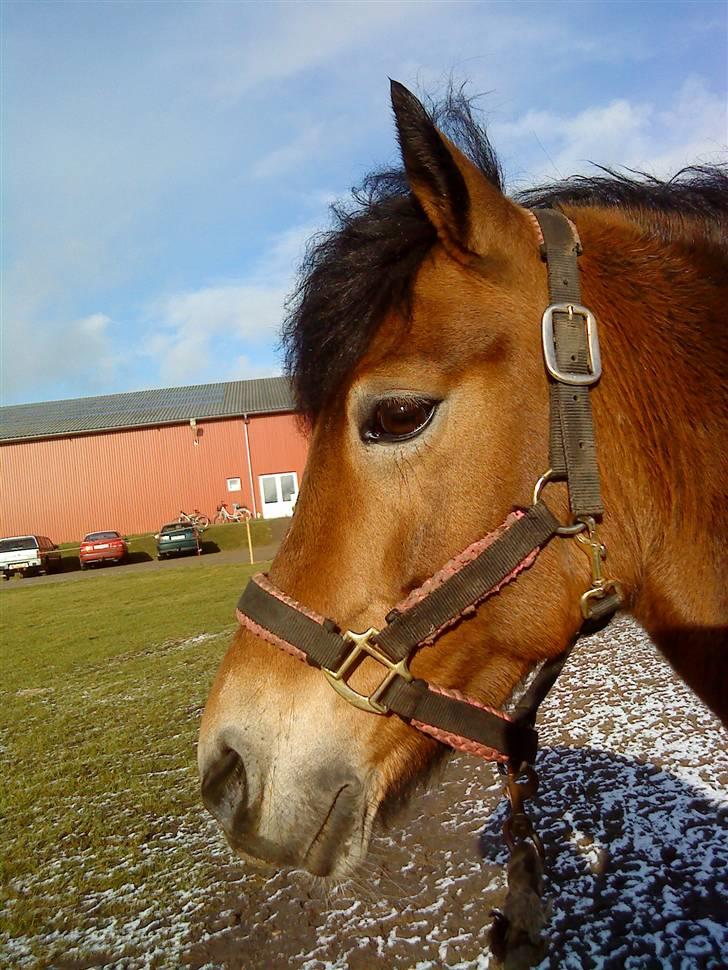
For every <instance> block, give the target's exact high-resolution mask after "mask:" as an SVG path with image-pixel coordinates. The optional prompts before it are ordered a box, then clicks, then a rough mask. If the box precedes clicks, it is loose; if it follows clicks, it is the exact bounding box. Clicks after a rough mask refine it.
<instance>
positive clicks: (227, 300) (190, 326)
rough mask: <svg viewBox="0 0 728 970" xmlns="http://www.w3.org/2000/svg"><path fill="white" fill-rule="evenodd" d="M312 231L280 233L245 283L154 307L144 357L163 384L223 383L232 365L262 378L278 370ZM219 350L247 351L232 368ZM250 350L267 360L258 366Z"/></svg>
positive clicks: (167, 299)
mask: <svg viewBox="0 0 728 970" xmlns="http://www.w3.org/2000/svg"><path fill="white" fill-rule="evenodd" d="M312 231H313V227H312V226H293V227H291V228H290V229H287V230H285V231H284V232H282V233H279V234H278V235H276V236H274V237H273V238H272V239H271V241H270V243H269V245H268V247H267V249H266V251H265V252H264V253H263V254H262V255H261V257H260V259H259V261H258V264H257V265H256V266H255V267H254V269H253V271H252V272H251V274H250V276H249V278H247V279H239V280H228V281H225V282H217V283H211V284H209V285H207V286H203V287H200V288H198V289H196V290H187V291H183V292H179V293H172V294H169V295H167V296H164V297H162V298H159V299H157V300H155V301H154V302H153V303H152V304H150V306H149V307H148V309H147V317H148V319H149V327H148V331H147V336H146V338H145V340H144V342H143V349H142V353H143V355H144V356H146V357H147V358H152V359H153V360H154V362H155V366H156V367H157V368H158V371H159V374H160V378H161V380H162V381H163V382H164V383H169V384H176V383H184V382H185V381H188V380H199V379H202V378H201V376H200V375H201V374H203V373H214V374H215V375H217V376H216V377H215V379H216V380H220V379H221V378H220V376H219V375H221V374H230V373H231V370H230V368H231V367H233V368H234V369H235V370H234V372H235V373H238V372H241V373H242V372H244V373H246V374H253V376H256V377H263V376H266V375H268V376H270V374H271V373H273V372H274V371H277V370H279V369H280V365H279V364H278V363H277V361H276V359H275V357H274V355H273V350H272V348H273V346H274V345H275V344H276V342H277V337H278V332H279V330H280V326H281V323H282V321H283V317H284V313H285V302H286V299H287V297H288V295H289V294H290V292H291V289H292V287H293V280H294V275H295V270H296V268H297V265H298V263H299V262H300V259H301V255H302V253H303V249H304V245H305V242H306V239H307V238H308V237H309V236H310V235H311V233H312ZM220 346H225V347H230V346H232V347H235V348H240V350H241V351H243V352H242V353H235V354H234V358H233V360H234V363H233V364H232V365H231V364H229V357H228V356H225V357H222V356H220V351H219V350H218V349H216V348H218V347H220ZM251 350H252V351H255V352H256V354H257V355H260V354H263V357H264V360H263V361H262V362H254V361H252V360H251V358H250V355H249V352H250V351H251ZM230 379H233V378H232V377H231V378H230ZM236 379H241V378H239V377H238V378H236Z"/></svg>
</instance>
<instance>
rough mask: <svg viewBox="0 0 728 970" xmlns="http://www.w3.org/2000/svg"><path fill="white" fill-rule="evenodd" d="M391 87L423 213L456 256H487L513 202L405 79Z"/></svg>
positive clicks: (407, 166)
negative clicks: (438, 125)
mask: <svg viewBox="0 0 728 970" xmlns="http://www.w3.org/2000/svg"><path fill="white" fill-rule="evenodd" d="M391 86H392V108H393V109H394V117H395V120H396V123H397V135H398V137H399V145H400V149H401V151H402V160H403V162H404V167H405V171H406V172H407V180H408V182H409V184H410V188H411V189H412V192H413V193H414V195H415V197H416V198H417V200H418V202H419V203H420V205H421V206H422V208H423V209H424V211H425V215H426V216H427V218H428V219H429V220H430V222H431V223H432V224H433V226H434V227H435V229H436V230H437V235H438V237H439V239H440V241H441V242H442V244H443V245H444V246H445V247H446V248H447V250H448V251H449V252H450V254H451V255H452V256H454V257H455V258H456V259H460V260H462V259H463V257H464V256H467V255H468V254H476V255H478V256H485V255H487V253H488V251H489V250H490V249H491V247H492V245H493V244H494V243H495V241H496V239H497V233H498V231H499V230H500V229H502V228H505V226H504V223H508V222H510V221H511V219H512V215H513V212H512V210H514V209H516V206H514V205H513V203H512V202H510V201H509V200H508V199H507V198H506V197H505V196H504V195H503V193H502V192H501V191H500V190H499V189H498V188H497V187H496V186H495V185H493V184H492V183H491V182H489V181H488V180H487V179H486V178H485V176H484V175H483V174H482V172H481V171H480V170H479V169H478V168H477V167H476V166H475V165H474V164H473V163H472V162H471V161H470V159H469V158H467V157H466V156H465V155H464V154H463V153H462V152H461V151H460V149H459V148H457V147H456V146H455V145H454V144H453V143H452V142H451V141H450V140H449V138H446V137H445V135H443V134H442V132H440V131H438V129H437V128H436V127H435V125H434V124H433V123H432V121H431V119H430V117H429V115H428V114H427V112H426V111H425V109H424V107H423V106H422V104H421V103H420V102H419V101H418V100H417V98H416V97H415V96H414V95H413V94H412V93H411V92H410V91H408V90H407V88H406V87H404V85H403V84H400V83H399V81H391ZM473 214H475V215H473Z"/></svg>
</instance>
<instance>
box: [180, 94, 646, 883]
mask: <svg viewBox="0 0 728 970" xmlns="http://www.w3.org/2000/svg"><path fill="white" fill-rule="evenodd" d="M392 104H393V108H394V114H395V119H396V127H397V133H398V137H399V143H400V148H401V154H402V161H403V165H404V173H405V176H404V178H406V182H405V181H404V179H403V180H402V181H401V183H397V180H396V179H392V180H390V181H391V185H389V186H388V187H387V186H384V188H383V189H382V186H381V185H380V186H379V188H380V189H381V191H380V192H379V194H378V195H376V196H375V197H372V198H370V199H369V200H366V201H364V202H363V203H362V208H361V209H360V210H358V211H356V212H348V213H342V214H340V225H339V228H338V229H337V231H336V232H334V233H332V234H331V235H329V236H328V237H326V238H325V239H324V240H323V241H322V242H321V243H320V244H319V246H318V248H317V249H316V250H315V251H314V254H313V256H312V257H311V259H310V262H309V266H308V272H307V274H306V276H305V277H304V281H303V284H302V286H301V289H300V291H299V295H298V302H297V304H296V306H295V308H294V312H293V316H292V319H291V321H290V324H289V328H288V347H289V361H290V362H291V364H292V371H293V376H294V382H295V385H296V388H297V391H298V396H299V400H300V403H301V407H302V409H303V410H304V412H305V413H306V415H307V417H308V418H309V420H310V423H311V438H310V450H309V456H308V462H307V468H306V473H305V476H304V480H303V483H302V487H301V491H300V494H299V497H298V503H297V506H296V510H295V515H294V517H293V521H292V525H291V528H290V531H289V532H288V535H287V536H286V538H285V541H284V542H283V545H282V546H281V549H280V551H279V553H278V555H277V556H276V558H275V561H274V563H273V565H272V568H271V572H270V581H271V582H272V583H273V584H275V586H276V587H277V588H278V589H279V590H282V591H284V592H285V594H286V595H287V596H288V597H290V598H291V599H292V600H295V601H297V602H298V603H300V604H304V605H305V607H307V608H308V609H310V610H312V611H315V613H317V614H319V615H321V616H324V617H332V618H335V620H336V623H337V624H338V626H339V628H340V629H341V630H348V631H366V630H368V629H369V628H375V629H381V628H382V626H383V625H384V624H385V621H386V617H387V616H388V615H389V614H390V611H391V610H392V608H393V607H395V606H396V605H397V604H398V603H401V602H402V601H404V600H406V598H407V597H408V595H410V594H411V593H412V591H413V590H416V589H419V588H420V587H421V586H422V584H423V583H424V582H425V581H426V580H427V578H428V577H430V576H431V575H432V574H433V573H434V572H436V571H437V570H438V569H439V568H440V567H442V566H443V565H444V564H445V563H447V562H448V561H449V560H451V559H452V558H453V557H455V556H456V555H457V554H458V553H460V552H461V551H462V550H463V549H466V548H467V547H469V546H470V545H471V544H472V543H474V542H475V541H476V540H478V539H479V538H480V537H482V536H484V535H486V534H488V533H490V532H492V530H493V529H495V528H496V527H497V526H499V524H500V523H502V522H503V521H504V520H505V519H506V518H507V516H508V515H509V513H510V512H511V511H512V510H513V509H514V508H515V507H523V506H527V505H529V503H530V502H531V496H532V493H533V488H534V483H535V482H536V481H537V480H538V478H539V476H540V475H541V474H542V473H543V472H544V470H545V469H546V468H547V467H548V421H549V418H548V414H549V390H548V382H547V379H546V377H545V371H544V360H543V354H542V348H541V340H540V329H539V326H540V320H541V316H542V313H543V311H544V308H545V307H546V306H547V305H548V304H549V302H550V300H549V288H548V282H547V275H546V270H545V267H544V263H543V260H542V258H541V251H540V245H539V242H540V240H539V235H538V226H537V224H536V222H535V219H534V217H533V215H532V213H530V212H529V211H528V210H527V209H525V208H523V207H521V206H520V205H518V204H516V203H515V202H514V201H512V200H511V199H509V198H507V197H506V195H505V194H504V193H503V191H502V188H501V185H500V180H499V175H498V171H497V165H496V164H495V163H494V161H493V159H492V157H487V153H486V154H485V155H484V153H483V152H482V151H481V152H477V151H476V152H475V153H471V154H473V157H472V158H471V157H468V155H466V154H465V153H464V152H463V151H461V150H460V149H459V148H458V147H457V146H456V144H455V143H454V142H453V141H451V140H450V139H449V138H448V137H446V136H445V135H444V134H443V133H442V132H441V131H440V130H439V129H438V127H437V126H436V125H435V123H434V122H433V120H432V118H431V117H430V115H428V113H427V112H426V111H425V110H424V108H423V107H422V105H421V104H420V103H419V101H417V99H416V98H414V97H413V95H411V94H410V93H409V92H408V91H407V90H406V89H405V88H403V87H402V86H401V85H399V84H397V83H393V85H392ZM615 220H616V222H617V223H620V220H621V216H619V214H616V215H615V216H614V217H612V223H614V221H615ZM621 221H623V220H621ZM612 223H610V225H609V226H608V227H607V229H605V230H604V233H606V236H607V238H608V237H609V232H611V231H612V230H613V224H612ZM583 259H584V260H585V261H586V262H585V264H584V266H585V268H586V270H587V273H586V275H587V276H588V267H589V263H588V261H589V260H590V259H593V255H592V254H591V253H590V249H589V247H588V246H585V256H584V257H583ZM600 287H601V283H600V280H599V278H598V277H594V281H593V283H592V284H591V290H590V292H589V293H588V294H587V299H588V300H592V301H593V303H594V304H596V306H595V309H596V310H597V312H598V313H600V312H601V310H602V309H603V308H604V307H605V305H606V303H607V302H608V293H607V291H606V290H605V289H604V288H600ZM585 302H586V300H585ZM610 339H613V340H617V336H615V337H614V338H610ZM604 345H605V357H606V354H607V352H608V349H607V348H608V346H609V341H608V340H605V341H604ZM622 356H623V355H622ZM627 369H628V368H627ZM629 377H630V375H629V374H628V373H626V369H625V368H622V369H619V370H618V371H617V372H615V374H614V376H612V377H607V376H606V374H605V379H604V380H603V381H602V384H601V385H600V387H599V389H598V393H599V394H600V395H601V398H600V400H601V401H602V402H603V403H602V404H601V406H600V407H599V408H597V406H596V404H595V424H596V428H597V438H598V439H599V436H600V434H601V428H600V422H603V420H604V419H603V417H602V415H604V414H605V413H606V412H607V411H608V408H609V401H610V399H611V400H612V401H614V402H615V407H616V399H617V398H619V396H620V395H622V394H623V390H624V385H623V383H622V381H624V380H625V379H627V380H628V379H629ZM625 433H626V432H625ZM605 434H606V432H605ZM610 447H611V445H610ZM612 451H614V449H612ZM628 460H629V459H627V458H625V459H624V461H628ZM605 492H606V493H607V495H606V497H607V499H608V501H607V503H606V504H607V507H608V508H609V509H613V510H615V514H616V513H617V512H618V514H619V515H620V516H621V517H622V518H623V519H626V520H628V521H630V522H633V521H634V519H635V516H636V514H637V511H636V510H637V506H638V505H639V503H638V502H632V504H630V502H629V501H628V500H627V499H626V498H625V496H624V495H623V494H622V490H621V486H620V485H619V484H618V483H617V484H615V483H614V482H613V481H608V482H605ZM549 505H550V507H551V509H552V510H553V512H554V514H555V515H556V516H557V517H559V518H560V520H561V521H565V520H567V519H568V505H567V499H566V495H565V492H564V489H563V487H562V486H557V485H551V486H549ZM622 532H623V533H624V534H622ZM604 533H605V535H606V536H607V538H608V540H609V541H610V542H613V546H614V548H613V549H612V548H611V547H610V553H611V554H612V555H613V556H614V560H615V562H616V568H617V569H618V573H619V576H620V578H621V579H622V581H623V582H624V583H625V587H626V589H627V592H629V591H630V590H631V589H632V588H633V586H634V583H635V577H636V574H637V570H638V566H637V562H638V545H639V540H638V538H637V533H636V531H635V530H633V529H632V530H630V529H625V530H621V532H620V537H619V538H618V537H617V536H616V535H614V534H613V533H612V531H611V526H610V521H609V516H606V517H605V522H604ZM589 576H590V569H589V560H588V557H586V556H584V555H582V553H581V551H580V550H579V548H578V545H577V544H576V543H574V542H562V541H555V542H551V543H550V544H549V545H548V546H547V547H546V548H545V549H544V551H543V552H542V553H541V555H540V556H539V558H538V560H537V562H536V563H535V564H534V565H532V566H531V567H530V568H528V569H526V570H524V571H523V572H522V574H521V575H520V577H519V581H518V583H517V584H513V585H507V586H505V587H504V588H503V589H502V591H501V592H500V593H499V595H498V596H494V597H490V598H488V599H486V600H485V601H484V602H483V603H481V604H480V605H479V606H478V607H477V609H475V610H473V611H470V615H468V616H467V617H464V618H462V620H461V621H460V622H456V623H454V624H452V625H451V626H450V627H449V628H448V629H447V630H446V631H445V632H444V633H443V635H442V636H440V637H439V638H438V639H437V640H435V641H434V642H432V643H430V644H428V645H425V646H423V647H421V649H419V650H418V651H417V652H416V654H415V655H414V656H413V658H412V660H411V672H412V674H413V676H414V677H416V678H422V679H424V680H427V681H432V682H435V683H437V684H439V685H441V686H442V687H443V688H447V689H450V690H456V691H459V692H464V693H466V694H467V695H469V696H470V697H473V698H475V699H477V700H478V702H479V703H481V704H483V705H487V706H488V707H490V708H493V709H500V708H502V706H503V705H504V703H505V702H506V701H507V699H508V698H509V697H510V695H511V693H512V692H513V690H514V687H515V685H517V684H518V683H519V681H520V680H521V678H522V677H523V676H524V675H525V674H526V673H527V672H528V671H529V670H531V669H532V668H533V667H534V666H535V665H537V664H538V663H540V662H542V661H545V660H548V659H549V658H554V657H556V656H558V655H559V654H560V653H561V652H562V651H563V650H564V649H565V647H566V646H567V644H568V643H569V642H570V641H571V640H572V639H573V637H574V636H575V635H576V633H577V631H578V629H579V626H580V624H581V619H582V618H581V613H580V608H579V597H580V594H581V593H582V592H583V591H584V589H586V588H587V586H588V584H589ZM381 678H382V669H381V665H380V664H379V663H378V662H377V661H376V660H375V659H373V658H372V657H370V656H368V655H364V658H363V660H362V661H361V663H360V664H359V665H358V667H357V668H356V669H355V670H354V671H353V672H352V673H351V677H350V681H349V683H350V685H351V687H352V689H353V690H355V691H356V692H357V693H360V694H363V695H367V694H369V693H371V691H373V690H374V689H375V688H376V686H377V684H378V683H379V682H380V681H381ZM442 750H443V747H442V745H441V744H439V742H438V741H436V740H433V739H432V738H431V737H428V736H426V735H425V734H423V733H421V732H419V731H417V730H415V728H414V727H413V726H411V725H410V724H408V723H406V722H405V721H404V720H402V719H401V718H398V717H393V716H386V715H384V716H375V715H374V714H372V713H371V712H370V711H365V710H360V709H358V708H357V707H355V706H353V705H351V704H349V703H347V702H346V700H345V699H344V698H342V696H340V694H339V693H338V692H336V691H335V690H333V689H332V687H331V684H330V683H329V680H328V679H327V678H326V677H324V676H323V675H322V673H321V671H320V670H318V669H315V668H313V667H311V666H307V665H306V664H303V663H300V662H299V660H297V659H295V658H294V657H292V656H290V655H289V654H288V653H286V652H285V651H283V650H278V649H276V647H275V646H272V645H271V643H270V642H267V641H266V640H265V639H264V638H262V637H260V636H257V635H255V634H254V633H253V632H251V630H250V629H241V630H240V631H238V633H237V634H236V636H235V638H234V641H233V643H232V645H231V646H230V648H229V650H228V653H227V655H226V657H225V658H224V660H223V663H222V665H221V667H220V669H219V672H218V674H217V677H216V679H215V682H214V685H213V687H212V690H211V693H210V696H209V699H208V702H207V706H206V709H205V713H204V718H203V723H202V729H201V737H200V744H199V766H200V774H201V778H202V790H203V798H204V801H205V804H206V805H207V806H208V808H209V809H210V811H211V812H212V813H213V814H214V815H215V816H216V817H217V818H218V820H219V821H220V823H221V824H222V826H223V828H224V830H225V833H226V835H227V838H228V840H229V841H230V843H231V845H232V846H233V847H234V848H236V849H237V850H239V851H240V852H241V853H244V854H246V855H249V856H253V857H256V858H258V859H262V860H265V861H267V862H270V863H274V864H277V865H295V866H302V867H304V868H306V869H308V870H310V871H311V872H313V873H315V874H319V875H334V876H339V875H341V874H343V873H345V872H347V871H348V870H349V869H350V868H351V866H353V865H355V864H356V863H357V862H358V861H359V860H360V859H361V858H362V857H363V856H364V855H365V853H366V850H367V845H368V842H369V838H370V833H371V830H372V825H373V823H374V820H375V818H376V817H377V814H378V812H379V811H380V808H381V806H382V805H383V803H384V802H385V801H387V800H388V799H389V798H390V797H392V796H395V795H397V794H398V793H400V792H402V791H404V790H405V789H406V788H407V786H408V785H409V783H410V782H412V781H413V780H415V779H417V778H418V777H420V776H422V775H423V773H425V772H426V770H427V769H428V767H429V766H430V765H431V764H432V763H433V762H434V760H435V759H436V758H437V756H438V755H439V754H440V753H441V752H442Z"/></svg>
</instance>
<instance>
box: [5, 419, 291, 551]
mask: <svg viewBox="0 0 728 970" xmlns="http://www.w3.org/2000/svg"><path fill="white" fill-rule="evenodd" d="M248 433H249V439H250V451H251V459H252V466H253V484H254V487H255V489H256V500H257V504H258V508H259V509H260V497H259V496H260V492H259V490H258V476H259V475H266V474H271V473H274V472H288V471H295V472H296V473H297V475H298V479H299V483H300V480H301V476H302V475H303V469H304V466H305V463H306V453H307V442H306V439H305V438H304V437H303V435H302V433H301V430H300V427H299V424H298V421H297V418H296V416H295V415H293V414H272V415H255V416H251V417H250V418H249V425H248ZM195 441H196V442H197V444H195ZM0 475H1V487H2V493H1V496H0V534H2V535H4V536H7V535H21V534H25V533H29V534H33V533H35V534H40V535H47V536H50V538H51V539H52V540H53V541H54V542H68V541H73V540H78V539H80V538H81V537H82V536H83V535H85V533H87V532H91V531H93V530H97V529H118V530H119V531H120V532H122V533H125V534H128V533H133V532H149V531H153V530H156V529H157V528H158V527H159V526H160V525H162V524H163V523H164V522H167V521H169V520H174V519H176V517H177V513H178V512H179V510H180V509H184V510H185V511H186V512H190V511H192V509H193V508H198V509H199V510H200V511H201V512H204V513H205V514H206V515H209V516H210V518H213V516H214V515H215V509H216V507H217V505H218V504H219V503H220V502H221V501H223V500H224V501H227V503H228V506H229V507H230V506H231V505H232V503H233V502H240V504H241V505H247V506H248V507H249V508H251V509H252V507H253V501H252V496H251V494H250V481H249V475H248V460H247V453H246V446H245V428H244V423H243V419H242V418H227V419H222V420H218V421H199V422H198V423H197V427H196V428H191V427H190V426H189V424H184V425H171V426H162V427H155V428H140V429H133V430H128V431H114V432H108V433H104V434H95V435H78V436H75V437H66V438H52V439H48V440H39V441H24V442H17V443H10V442H5V443H3V445H2V447H0ZM228 478H239V479H240V482H241V486H242V491H240V492H228V490H227V479H228Z"/></svg>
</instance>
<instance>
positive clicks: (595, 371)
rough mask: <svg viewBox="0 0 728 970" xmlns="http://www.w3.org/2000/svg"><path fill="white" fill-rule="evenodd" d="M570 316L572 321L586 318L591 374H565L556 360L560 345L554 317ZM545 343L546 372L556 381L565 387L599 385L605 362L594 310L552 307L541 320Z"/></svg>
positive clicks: (574, 305) (570, 305) (564, 305)
mask: <svg viewBox="0 0 728 970" xmlns="http://www.w3.org/2000/svg"><path fill="white" fill-rule="evenodd" d="M555 313H568V314H569V316H570V317H574V316H578V317H583V318H584V325H585V327H586V349H587V363H588V366H589V372H588V373H587V374H574V373H572V372H571V371H563V370H561V368H560V367H559V364H558V361H557V360H556V345H555V343H554V314H555ZM541 342H542V344H543V356H544V360H545V362H546V370H547V371H548V372H549V374H550V375H551V376H552V377H553V378H554V380H556V381H560V383H562V384H574V385H577V386H589V385H590V384H596V382H597V381H598V380H599V378H600V377H601V376H602V358H601V354H600V353H599V336H598V334H597V321H596V317H595V316H594V314H593V313H592V312H591V310H587V308H586V307H585V306H580V305H579V304H578V303H552V304H551V305H550V306H547V307H546V309H545V310H544V314H543V317H542V318H541Z"/></svg>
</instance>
